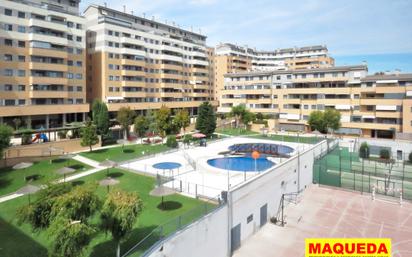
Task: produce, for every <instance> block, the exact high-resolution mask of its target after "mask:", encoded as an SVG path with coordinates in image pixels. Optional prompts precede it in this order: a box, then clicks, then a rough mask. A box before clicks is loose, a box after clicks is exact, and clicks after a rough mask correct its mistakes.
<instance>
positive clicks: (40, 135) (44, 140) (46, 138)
mask: <svg viewBox="0 0 412 257" xmlns="http://www.w3.org/2000/svg"><path fill="white" fill-rule="evenodd" d="M39 139H41V140H43V142H48V141H49V138H48V137H47V136H46V134H44V133H36V134H35V135H34V138H33V139H32V140H31V142H32V143H34V142H36V141H38V140H39Z"/></svg>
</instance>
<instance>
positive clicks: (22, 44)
mask: <svg viewBox="0 0 412 257" xmlns="http://www.w3.org/2000/svg"><path fill="white" fill-rule="evenodd" d="M18 46H19V47H26V42H24V41H19V43H18Z"/></svg>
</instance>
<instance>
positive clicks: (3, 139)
mask: <svg viewBox="0 0 412 257" xmlns="http://www.w3.org/2000/svg"><path fill="white" fill-rule="evenodd" d="M12 135H13V129H12V128H11V127H10V126H7V125H4V124H0V158H3V155H4V150H6V148H8V147H9V146H10V141H11V136H12Z"/></svg>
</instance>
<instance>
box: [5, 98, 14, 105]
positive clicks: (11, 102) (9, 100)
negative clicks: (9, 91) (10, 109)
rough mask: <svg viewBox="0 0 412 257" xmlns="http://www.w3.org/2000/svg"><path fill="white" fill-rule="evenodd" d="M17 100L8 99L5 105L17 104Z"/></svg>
mask: <svg viewBox="0 0 412 257" xmlns="http://www.w3.org/2000/svg"><path fill="white" fill-rule="evenodd" d="M15 103H16V101H14V99H6V100H4V105H6V106H11V105H15Z"/></svg>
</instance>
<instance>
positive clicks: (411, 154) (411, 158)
mask: <svg viewBox="0 0 412 257" xmlns="http://www.w3.org/2000/svg"><path fill="white" fill-rule="evenodd" d="M409 163H412V152H411V153H409Z"/></svg>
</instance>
